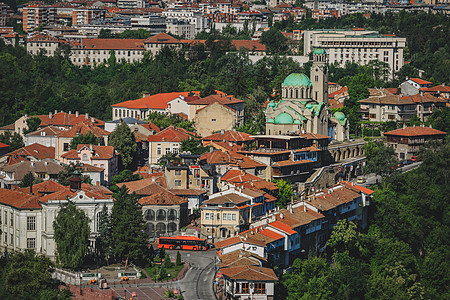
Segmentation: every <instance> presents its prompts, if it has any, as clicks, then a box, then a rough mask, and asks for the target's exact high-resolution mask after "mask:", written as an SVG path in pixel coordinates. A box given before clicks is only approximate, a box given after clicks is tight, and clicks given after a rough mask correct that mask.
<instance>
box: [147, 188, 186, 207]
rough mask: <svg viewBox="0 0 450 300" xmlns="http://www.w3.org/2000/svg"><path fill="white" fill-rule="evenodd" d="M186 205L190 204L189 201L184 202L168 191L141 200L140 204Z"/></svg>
mask: <svg viewBox="0 0 450 300" xmlns="http://www.w3.org/2000/svg"><path fill="white" fill-rule="evenodd" d="M185 203H188V200H184V199H183V198H181V197H179V196H176V195H175V194H173V193H171V192H169V191H168V190H166V189H164V190H163V191H161V192H159V193H157V194H153V195H150V196H147V197H143V198H141V199H139V204H141V205H182V204H185Z"/></svg>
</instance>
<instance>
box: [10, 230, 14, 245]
mask: <svg viewBox="0 0 450 300" xmlns="http://www.w3.org/2000/svg"><path fill="white" fill-rule="evenodd" d="M11 245H13V246H14V234H12V233H11Z"/></svg>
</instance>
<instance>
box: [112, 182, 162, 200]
mask: <svg viewBox="0 0 450 300" xmlns="http://www.w3.org/2000/svg"><path fill="white" fill-rule="evenodd" d="M117 186H118V187H119V188H120V187H122V186H126V187H127V188H128V190H129V192H130V193H133V192H135V193H136V194H138V195H141V196H148V195H152V194H157V193H160V192H163V191H164V190H165V189H164V188H163V187H162V186H160V185H159V184H157V183H156V182H155V180H154V178H145V179H141V180H136V181H128V182H121V183H118V184H117Z"/></svg>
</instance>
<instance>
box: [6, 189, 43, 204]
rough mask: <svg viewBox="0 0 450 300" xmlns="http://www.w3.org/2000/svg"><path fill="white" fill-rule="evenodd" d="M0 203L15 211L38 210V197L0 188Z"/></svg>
mask: <svg viewBox="0 0 450 300" xmlns="http://www.w3.org/2000/svg"><path fill="white" fill-rule="evenodd" d="M0 203H1V204H4V205H8V206H11V207H14V208H17V209H40V208H41V205H40V203H39V197H38V196H34V195H28V194H24V193H21V192H18V191H12V190H7V189H3V188H0Z"/></svg>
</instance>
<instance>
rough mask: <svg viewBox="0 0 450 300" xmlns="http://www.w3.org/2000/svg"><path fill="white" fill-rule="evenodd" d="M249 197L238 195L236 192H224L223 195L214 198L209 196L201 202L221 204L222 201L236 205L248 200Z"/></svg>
mask: <svg viewBox="0 0 450 300" xmlns="http://www.w3.org/2000/svg"><path fill="white" fill-rule="evenodd" d="M249 201H250V199H248V198H246V197H243V196H240V195H238V194H234V193H232V194H225V195H223V196H219V197H215V198H212V199H211V198H210V199H208V200H205V201H203V204H208V203H215V204H222V203H227V202H228V203H234V204H236V205H239V204H242V203H244V202H249Z"/></svg>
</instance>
